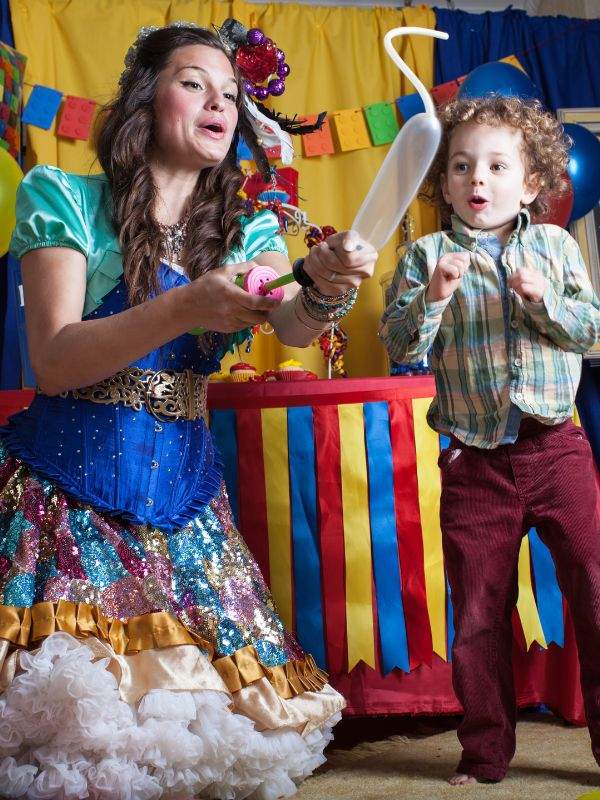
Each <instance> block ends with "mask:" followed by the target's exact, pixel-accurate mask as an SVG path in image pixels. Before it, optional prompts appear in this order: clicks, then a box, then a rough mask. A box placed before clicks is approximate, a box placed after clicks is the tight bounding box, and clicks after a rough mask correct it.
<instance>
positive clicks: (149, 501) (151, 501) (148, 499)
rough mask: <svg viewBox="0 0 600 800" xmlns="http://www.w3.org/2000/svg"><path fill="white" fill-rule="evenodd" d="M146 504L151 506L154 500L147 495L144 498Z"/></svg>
mask: <svg viewBox="0 0 600 800" xmlns="http://www.w3.org/2000/svg"><path fill="white" fill-rule="evenodd" d="M146 505H147V506H153V505H154V500H153V499H152V498H151V497H148V498H147V499H146Z"/></svg>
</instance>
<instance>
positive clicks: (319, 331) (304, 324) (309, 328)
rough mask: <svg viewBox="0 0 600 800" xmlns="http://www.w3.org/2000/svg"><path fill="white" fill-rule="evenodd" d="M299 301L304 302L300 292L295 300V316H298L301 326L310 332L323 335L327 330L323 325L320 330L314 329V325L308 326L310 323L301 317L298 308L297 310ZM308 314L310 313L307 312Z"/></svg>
mask: <svg viewBox="0 0 600 800" xmlns="http://www.w3.org/2000/svg"><path fill="white" fill-rule="evenodd" d="M298 300H300V302H302V292H298V294H297V295H296V297H295V298H294V314H295V315H296V319H297V320H298V322H299V323H300V324H301V325H303V326H304V327H305V328H307V329H308V330H309V331H314V332H315V333H319V334H320V333H323V331H324V330H325V328H324V327H323V325H321V326H320V327H318V328H313V326H312V325H309V324H308V322H306V320H304V319H302V317H301V316H300V314H299V313H298V308H297V306H298ZM302 305H303V306H304V303H302ZM307 313H308V312H307Z"/></svg>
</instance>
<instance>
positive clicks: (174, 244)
mask: <svg viewBox="0 0 600 800" xmlns="http://www.w3.org/2000/svg"><path fill="white" fill-rule="evenodd" d="M187 224H188V217H187V216H186V217H184V218H183V219H180V220H179V222H176V223H175V224H174V225H161V224H160V223H159V226H158V227H159V228H160V232H161V233H162V247H163V252H164V254H165V256H166V257H167V258H168V260H169V261H173V262H175V263H177V260H178V258H179V256H180V255H181V251H182V250H183V245H184V244H185V239H186V236H187Z"/></svg>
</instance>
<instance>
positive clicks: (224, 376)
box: [208, 372, 230, 383]
mask: <svg viewBox="0 0 600 800" xmlns="http://www.w3.org/2000/svg"><path fill="white" fill-rule="evenodd" d="M208 380H209V381H210V382H211V383H227V382H228V381H229V380H230V377H229V373H228V372H213V373H212V374H211V375H209V376H208Z"/></svg>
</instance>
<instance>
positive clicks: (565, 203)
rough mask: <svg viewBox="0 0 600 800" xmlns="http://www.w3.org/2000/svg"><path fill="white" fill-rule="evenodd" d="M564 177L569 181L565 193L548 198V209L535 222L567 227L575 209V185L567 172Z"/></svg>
mask: <svg viewBox="0 0 600 800" xmlns="http://www.w3.org/2000/svg"><path fill="white" fill-rule="evenodd" d="M563 178H564V179H565V180H566V182H567V189H566V191H565V192H564V194H560V195H553V196H552V197H549V198H548V205H549V208H548V211H547V212H546V213H545V214H544V215H543V216H541V217H536V218H535V220H534V221H535V222H538V223H543V222H546V223H548V224H549V225H560V227H561V228H566V227H567V226H568V224H569V220H570V219H571V212H572V211H573V201H574V197H573V186H572V185H571V179H570V178H569V176H568V174H567V173H566V172H565V173H564V175H563Z"/></svg>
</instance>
